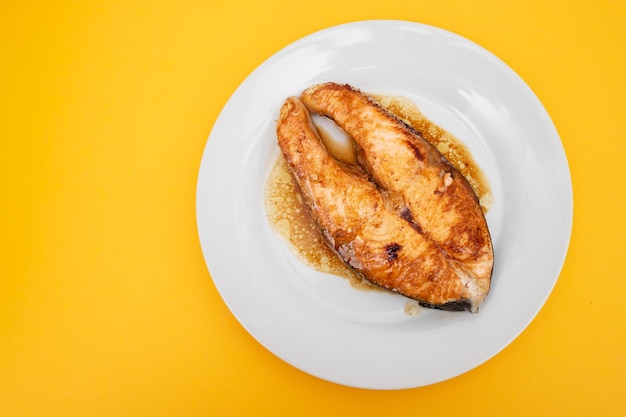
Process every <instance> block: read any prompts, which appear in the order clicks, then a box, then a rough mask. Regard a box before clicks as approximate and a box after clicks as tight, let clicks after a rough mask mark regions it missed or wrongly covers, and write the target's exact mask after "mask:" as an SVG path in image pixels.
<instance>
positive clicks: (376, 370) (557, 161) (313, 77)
mask: <svg viewBox="0 0 626 417" xmlns="http://www.w3.org/2000/svg"><path fill="white" fill-rule="evenodd" d="M325 81H335V82H340V83H349V84H351V85H353V86H355V87H357V88H359V89H361V90H364V91H367V92H371V93H383V94H389V95H397V96H404V97H407V98H409V99H411V100H412V101H414V102H415V103H416V104H417V105H418V106H419V107H420V109H421V110H422V111H423V113H424V114H425V115H426V116H427V117H428V118H430V119H431V120H432V121H434V122H435V123H437V124H438V125H440V126H442V127H443V128H445V129H446V130H448V131H450V132H451V133H452V134H454V135H455V136H456V137H457V138H459V139H460V140H461V141H463V142H464V143H465V144H466V145H467V146H468V148H469V149H470V152H471V153H472V155H473V157H474V159H475V160H476V162H477V163H478V165H479V166H480V167H481V168H482V169H483V171H484V172H485V174H486V176H487V178H488V180H489V182H490V185H491V190H492V193H493V196H494V204H493V206H492V208H491V210H490V211H489V212H488V214H487V222H488V224H489V228H490V231H491V234H492V238H493V244H494V251H495V267H494V272H493V278H492V289H491V293H490V294H489V296H488V297H487V300H486V301H485V302H484V303H483V304H482V305H481V307H480V311H479V312H478V313H477V314H471V313H467V312H444V311H438V310H428V309H420V310H419V314H417V315H409V314H407V313H405V305H406V303H407V300H406V299H405V298H403V297H401V296H399V295H396V294H392V293H388V292H384V291H360V290H357V289H355V288H353V287H351V286H350V285H349V283H348V281H347V280H346V279H343V278H340V277H337V276H333V275H326V274H323V273H320V272H317V271H315V270H313V269H311V268H309V267H307V266H306V265H304V264H303V263H302V262H301V261H300V260H299V259H298V258H297V257H296V256H295V255H294V254H293V253H292V251H291V249H290V248H289V247H288V246H287V244H286V243H285V242H284V241H283V239H282V238H280V237H279V236H277V235H276V233H274V231H273V230H272V229H271V226H270V224H269V223H268V220H267V217H266V212H265V206H264V189H265V184H266V181H267V178H268V175H269V172H270V169H271V168H272V166H273V164H274V161H275V160H276V158H277V156H278V154H279V151H278V146H277V144H276V136H275V130H274V129H275V120H276V118H277V115H278V110H279V108H280V106H281V105H282V103H283V101H284V100H285V98H286V97H288V96H290V95H298V94H300V93H301V92H302V90H303V89H305V88H306V87H308V86H311V85H313V84H316V83H320V82H325ZM196 208H197V221H198V232H199V235H200V242H201V245H202V250H203V253H204V257H205V260H206V263H207V265H208V268H209V271H210V273H211V276H212V278H213V280H214V282H215V285H216V287H217V289H218V291H219V293H220V294H221V296H222V298H223V299H224V301H225V303H226V304H227V305H228V307H229V308H230V310H231V311H232V313H233V314H234V315H235V317H237V319H238V320H239V322H240V323H241V324H242V325H243V326H244V327H245V328H246V330H247V331H248V332H250V334H252V336H253V337H254V338H256V340H258V341H259V342H260V343H261V344H262V345H263V346H265V347H266V348H267V349H269V350H270V351H271V352H273V353H274V354H275V355H277V356H278V357H280V358H282V359H283V360H285V361H286V362H288V363H290V364H291V365H293V366H295V367H297V368H299V369H301V370H303V371H305V372H308V373H309V374H312V375H315V376H317V377H319V378H323V379H326V380H328V381H332V382H335V383H339V384H343V385H348V386H353V387H361V388H370V389H400V388H410V387H418V386H423V385H427V384H432V383H436V382H439V381H443V380H445V379H448V378H452V377H454V376H457V375H459V374H461V373H464V372H466V371H469V370H470V369H472V368H474V367H476V366H478V365H480V364H481V363H483V362H485V361H486V360H488V359H489V358H490V357H492V356H493V355H495V354H496V353H498V352H499V351H500V350H501V349H503V348H504V347H505V346H506V345H507V344H509V343H510V342H511V341H512V340H513V339H514V338H515V337H516V336H517V335H518V334H519V333H520V332H521V331H522V330H524V328H525V327H526V326H527V325H528V324H529V323H530V321H531V320H532V319H533V318H534V317H535V315H536V314H537V313H538V311H539V310H540V309H541V307H542V306H543V304H544V302H545V300H546V299H547V297H548V295H549V294H550V292H551V291H552V288H553V286H554V284H555V282H556V280H557V278H558V276H559V273H560V270H561V267H562V265H563V262H564V259H565V255H566V252H567V247H568V244H569V238H570V233H571V224H572V188H571V180H570V174H569V168H568V165H567V160H566V157H565V153H564V151H563V147H562V144H561V142H560V139H559V136H558V133H557V131H556V129H555V127H554V125H553V124H552V122H551V120H550V117H549V116H548V114H547V113H546V111H545V109H544V108H543V106H542V105H541V103H540V102H539V100H538V99H537V97H536V96H535V95H534V94H533V93H532V91H531V90H530V88H529V87H528V86H527V85H526V84H525V83H524V82H523V81H522V80H521V79H520V77H519V76H517V75H516V74H515V73H514V72H513V71H512V70H511V69H510V68H509V67H508V66H506V65H505V64H504V63H503V62H502V61H500V60H499V59H498V58H497V57H495V56H494V55H492V54H491V53H490V52H488V51H486V50H485V49H483V48H482V47H480V46H478V45H476V44H474V43H472V42H470V41H468V40H466V39H464V38H462V37H460V36H458V35H455V34H452V33H450V32H447V31H444V30H441V29H438V28H434V27H431V26H426V25H423V24H417V23H411V22H403V21H363V22H356V23H350V24H345V25H341V26H336V27H332V28H330V29H326V30H323V31H320V32H317V33H314V34H312V35H309V36H307V37H305V38H303V39H301V40H299V41H297V42H295V43H293V44H291V45H289V46H287V47H286V48H284V49H283V50H281V51H279V52H278V53H276V54H275V55H274V56H272V57H271V58H269V59H268V60H267V61H266V62H264V63H263V64H262V65H261V66H259V67H258V68H257V69H256V70H255V71H254V72H253V73H252V74H250V76H249V77H248V78H247V79H246V80H245V81H244V82H243V83H242V84H241V85H240V86H239V88H238V89H237V90H236V91H235V93H234V94H233V95H232V97H231V98H230V100H229V101H228V103H227V104H226V105H225V107H224V109H223V110H222V112H221V114H220V116H219V117H218V119H217V121H216V122H215V125H214V127H213V130H212V132H211V135H210V136H209V139H208V142H207V145H206V149H205V151H204V155H203V158H202V163H201V166H200V171H199V176H198V185H197V207H196Z"/></svg>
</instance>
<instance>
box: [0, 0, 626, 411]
mask: <svg viewBox="0 0 626 417" xmlns="http://www.w3.org/2000/svg"><path fill="white" fill-rule="evenodd" d="M1 9H2V11H1V12H0V46H1V48H0V54H1V59H2V61H1V65H0V75H1V76H2V77H1V80H2V81H1V82H2V88H1V97H2V100H1V104H0V105H1V106H2V109H1V110H2V111H1V113H0V114H1V118H2V119H1V120H2V123H1V124H0V129H1V132H2V148H3V149H2V152H1V153H0V170H1V171H0V178H1V179H0V181H1V183H0V186H1V188H0V190H1V192H2V199H1V200H0V210H1V211H0V230H1V231H2V232H1V237H2V239H1V245H2V248H1V251H0V253H1V255H0V256H1V257H2V258H1V262H0V416H2V417H13V416H19V417H27V416H28V417H30V416H63V417H68V416H107V417H118V416H120V417H121V416H129V417H130V416H132V417H136V416H185V417H186V416H259V415H267V416H280V415H298V416H319V415H324V416H340V415H341V416H346V415H359V416H382V415H442V414H445V415H466V416H472V415H476V416H522V415H523V416H538V415H541V416H557V415H567V416H623V415H626V408H625V407H624V405H623V399H622V398H623V395H624V393H626V383H625V381H626V379H625V375H624V374H625V373H626V314H625V308H624V303H625V301H624V300H625V299H626V296H625V293H626V250H625V248H626V243H624V236H625V233H626V221H625V220H624V219H626V215H624V213H626V211H625V210H626V205H625V202H626V187H625V186H624V183H625V182H624V180H623V179H622V178H621V177H622V175H623V172H622V171H621V170H622V169H623V167H624V154H625V151H626V135H625V134H624V132H625V129H624V123H625V122H626V110H625V109H626V106H625V105H624V98H625V97H626V53H625V52H626V49H625V41H626V23H625V22H626V3H625V2H623V1H621V0H613V1H585V2H567V1H550V0H548V1H545V0H533V1H526V2H524V1H517V0H513V1H500V0H492V1H471V2H455V1H450V0H442V1H433V0H429V1H424V0H415V1H397V0H385V1H384V2H381V1H378V2H363V1H345V2H341V1H336V0H332V1H331V0H320V1H316V2H308V3H294V2H286V1H280V0H267V1H237V0H231V1H222V2H219V3H217V2H211V1H196V2H176V1H169V2H165V1H144V2H140V1H109V2H107V1H102V2H94V1H73V2H72V1H67V0H58V1H44V2H18V1H10V2H4V4H3V6H2V8H1ZM376 18H385V19H404V20H413V21H417V22H422V23H427V24H430V25H435V26H439V27H441V28H444V29H447V30H450V31H453V32H456V33H458V34H460V35H462V36H465V37H467V38H468V39H470V40H473V41H475V42H477V43H479V44H481V45H482V46H484V47H486V48H487V49H489V50H491V51H492V52H493V53H495V54H496V55H498V56H499V57H500V58H502V59H503V60H504V61H505V62H506V63H508V64H509V65H510V66H511V67H512V68H513V69H514V70H515V71H517V72H518V73H519V74H520V75H521V76H522V77H523V78H524V79H525V81H526V82H527V83H528V84H529V85H530V87H531V88H532V89H533V90H534V91H535V93H536V94H537V95H538V97H539V98H540V100H541V101H542V102H543V103H544V105H545V107H546V108H547V110H548V112H549V113H550V115H551V117H552V118H553V121H554V123H555V125H556V127H557V129H558V130H559V133H560V135H561V137H562V140H563V143H564V147H565V150H566V152H567V155H568V158H569V163H570V168H571V172H572V179H573V188H574V202H575V214H574V228H573V234H572V240H571V246H570V250H569V254H568V257H567V260H566V262H565V265H564V268H563V272H562V274H561V277H560V279H559V281H558V283H557V285H556V288H555V290H554V292H553V293H552V295H551V296H550V298H549V300H548V301H547V303H546V305H545V307H544V309H543V310H542V311H541V312H540V314H539V315H538V316H537V318H536V320H535V321H534V322H533V323H532V324H531V325H530V326H529V327H528V328H527V329H526V331H524V332H523V333H522V335H521V336H520V337H519V338H518V339H517V340H515V341H514V342H513V343H512V344H511V345H510V346H509V347H507V348H506V349H505V350H504V351H502V352H501V353H500V354H498V355H497V356H496V357H494V358H493V359H492V360H490V361H488V362H487V363H485V364H484V365H482V366H480V367H478V368H476V369H475V370H473V371H470V372H468V373H466V374H464V375H462V376H459V377H457V378H454V379H452V380H449V381H446V382H443V383H440V384H436V385H432V386H428V387H424V388H419V389H410V390H404V391H390V392H376V391H365V390H359V389H354V388H347V387H342V386H338V385H334V384H331V383H328V382H325V381H322V380H319V379H316V378H314V377H311V376H309V375H307V374H305V373H303V372H301V371H299V370H297V369H294V368H292V367H291V366H289V365H287V364H285V363H284V362H282V361H281V360H280V359H278V358H276V357H275V356H273V355H272V354H271V353H269V352H268V351H266V350H265V349H264V348H263V347H261V346H260V345H259V344H258V343H257V342H256V341H255V340H254V339H253V338H252V337H251V336H249V335H248V334H247V333H246V331H245V330H244V329H243V328H242V327H241V326H240V325H239V324H238V322H237V321H236V320H235V318H234V317H233V316H232V315H231V313H230V312H229V310H228V309H227V307H226V306H225V304H224V303H223V302H222V300H221V298H220V297H219V295H218V293H217V292H216V289H215V287H214V285H213V283H212V281H211V278H210V275H209V274H208V272H207V269H206V267H205V264H204V261H203V258H202V254H201V251H200V246H199V242H198V238H197V234H196V223H195V185H196V175H197V171H198V167H199V164H200V158H201V153H202V151H203V148H204V145H205V142H206V138H207V136H208V134H209V132H210V130H211V127H212V125H213V123H214V121H215V119H216V118H217V116H218V114H219V112H220V110H221V108H222V106H223V105H224V104H225V102H226V100H227V99H228V97H229V96H230V95H231V94H232V93H233V91H234V90H235V88H236V87H237V86H238V85H239V83H240V82H241V81H242V80H243V79H244V78H245V77H246V76H247V75H248V74H249V73H250V72H251V71H252V70H253V69H254V68H255V67H256V66H257V65H259V64H260V63H261V62H263V61H264V60H265V59H266V58H268V57H269V56H270V55H271V54H273V53H274V52H276V51H278V50H279V49H280V48H282V47H284V46H285V45H287V44H289V43H291V42H292V41H295V40H296V39H298V38H300V37H302V36H304V35H307V34H309V33H311V32H314V31H316V30H319V29H322V28H326V27H329V26H332V25H335V24H339V23H345V22H349V21H354V20H363V19H376ZM538 238H540V236H538ZM460 342H462V341H460Z"/></svg>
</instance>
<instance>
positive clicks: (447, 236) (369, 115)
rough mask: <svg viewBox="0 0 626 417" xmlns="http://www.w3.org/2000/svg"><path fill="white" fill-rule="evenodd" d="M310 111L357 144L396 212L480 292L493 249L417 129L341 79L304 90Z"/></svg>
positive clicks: (480, 219)
mask: <svg viewBox="0 0 626 417" xmlns="http://www.w3.org/2000/svg"><path fill="white" fill-rule="evenodd" d="M301 99H302V101H303V102H304V104H305V105H306V107H307V108H308V109H309V110H310V111H311V112H316V113H319V114H320V115H324V116H327V117H329V118H331V119H333V120H334V121H335V122H336V123H337V125H339V126H340V127H341V128H343V129H344V130H345V131H346V133H347V134H348V135H350V136H351V137H352V138H353V139H354V141H355V142H356V144H357V147H358V160H359V163H360V164H361V166H363V168H364V169H365V170H366V171H367V172H368V173H370V174H371V176H372V177H373V179H374V181H376V182H377V183H378V184H379V185H380V186H381V187H382V188H385V189H387V190H388V191H389V192H392V193H397V194H399V195H400V196H401V198H402V200H403V201H404V207H403V208H402V209H401V212H400V213H399V214H400V215H401V216H402V217H404V218H405V219H407V220H408V221H410V222H412V223H414V224H415V225H416V227H418V228H419V229H420V230H422V232H424V233H426V234H427V235H428V236H429V237H430V238H431V239H433V240H434V241H435V242H436V243H437V244H438V245H439V246H440V247H441V249H442V250H443V251H444V252H445V253H446V254H447V255H448V256H449V257H450V258H451V259H453V260H454V261H456V262H458V266H459V268H461V269H463V270H465V271H466V272H467V273H468V274H469V275H470V276H471V277H472V279H473V280H474V281H475V282H476V283H477V285H478V286H479V287H480V291H481V292H482V293H484V294H485V296H486V294H487V293H488V292H489V289H490V285H491V275H492V271H493V263H494V254H493V245H492V241H491V235H490V232H489V229H488V226H487V222H486V219H485V217H484V213H483V211H482V209H481V207H480V204H479V201H478V198H477V196H476V194H475V193H474V190H473V189H472V187H471V186H470V185H469V183H468V182H467V180H466V179H465V177H464V176H463V175H462V174H461V173H460V172H459V171H458V170H457V169H456V168H455V167H454V166H453V165H452V164H451V163H450V162H448V161H447V160H446V159H445V158H444V157H443V156H442V155H441V154H440V153H439V151H438V150H437V149H436V148H435V147H434V146H433V145H432V144H430V143H429V142H428V141H426V140H425V139H423V138H422V137H421V136H420V135H419V133H418V132H416V131H415V130H414V129H413V128H411V127H410V126H408V125H407V124H406V123H404V122H403V121H401V120H399V119H398V118H397V117H395V116H394V115H393V114H391V113H389V112H388V111H387V110H385V109H384V108H383V107H382V106H380V105H378V104H377V103H376V102H375V100H374V99H372V98H371V97H369V96H368V95H366V94H364V93H362V92H361V91H359V90H358V89H356V88H353V87H351V86H349V85H346V84H336V83H325V84H319V85H315V86H313V87H310V88H308V89H306V90H305V91H304V92H303V94H302V95H301Z"/></svg>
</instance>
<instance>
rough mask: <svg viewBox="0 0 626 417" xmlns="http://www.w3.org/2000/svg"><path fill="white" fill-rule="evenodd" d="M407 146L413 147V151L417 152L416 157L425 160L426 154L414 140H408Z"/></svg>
mask: <svg viewBox="0 0 626 417" xmlns="http://www.w3.org/2000/svg"><path fill="white" fill-rule="evenodd" d="M406 144H407V146H408V147H409V148H411V149H412V150H413V153H414V154H415V157H416V158H417V159H419V160H420V161H423V160H424V155H422V152H421V151H420V150H419V148H418V147H417V145H415V144H414V143H413V142H411V141H407V142H406Z"/></svg>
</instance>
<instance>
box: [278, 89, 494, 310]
mask: <svg viewBox="0 0 626 417" xmlns="http://www.w3.org/2000/svg"><path fill="white" fill-rule="evenodd" d="M276 132H277V136H278V144H279V146H280V148H281V151H282V153H283V156H284V158H285V160H286V162H287V164H288V166H289V170H290V172H291V174H292V176H293V178H294V179H295V181H296V183H297V184H298V186H299V187H300V191H301V193H302V196H303V199H304V202H305V206H306V207H307V209H308V211H309V214H310V215H311V216H312V218H313V219H314V221H315V222H316V224H317V225H318V226H319V228H320V230H321V232H322V235H323V236H324V238H325V240H326V243H327V244H328V245H329V246H330V247H331V248H332V249H333V250H334V251H335V252H336V253H337V254H338V255H339V256H340V257H341V259H342V260H343V261H344V262H345V263H346V264H348V265H349V266H350V267H352V268H353V269H354V270H355V271H357V272H359V273H361V274H362V275H363V276H364V277H365V278H366V279H368V280H369V281H370V282H372V283H374V284H376V285H379V286H381V287H384V288H387V289H389V290H392V291H395V292H398V293H400V294H402V295H405V296H407V297H410V298H412V299H415V300H417V301H419V302H420V303H422V304H424V305H427V306H431V307H436V308H444V309H453V310H471V311H476V310H477V307H478V305H479V304H480V303H481V302H482V301H483V299H484V296H485V295H486V294H485V293H484V291H483V290H482V289H481V288H480V287H479V286H477V285H476V281H475V280H474V279H472V278H471V277H470V276H469V275H468V274H467V273H466V272H465V271H463V270H462V269H461V268H459V266H458V264H457V262H455V261H454V260H453V259H451V258H450V257H449V256H448V255H446V254H445V252H444V251H442V250H441V248H440V247H439V245H438V244H437V243H436V242H434V241H433V240H432V239H431V238H429V237H428V236H427V235H425V234H423V233H421V232H420V231H419V230H418V229H417V228H416V227H414V225H412V224H411V223H410V222H408V221H407V220H406V219H403V218H402V217H400V216H398V214H397V208H396V207H395V206H396V203H395V202H394V201H393V198H392V199H389V197H388V195H387V193H386V192H385V191H384V190H382V192H381V190H379V188H378V186H377V185H376V184H375V183H374V182H372V181H370V180H369V177H368V174H367V173H366V172H364V171H363V170H362V169H360V168H359V167H356V166H349V165H345V164H343V163H341V162H339V161H338V160H336V159H335V158H333V157H332V156H331V155H330V154H329V153H328V151H327V150H326V148H325V147H324V145H323V144H322V142H321V140H320V137H319V135H318V134H317V131H316V129H315V127H314V125H313V124H312V121H311V117H310V115H309V112H308V110H307V109H306V108H305V106H304V105H303V104H302V102H301V101H300V99H298V98H296V97H290V98H288V99H287V100H286V102H285V103H284V104H283V106H282V108H281V110H280V115H279V118H278V121H277V126H276Z"/></svg>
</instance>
